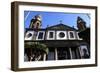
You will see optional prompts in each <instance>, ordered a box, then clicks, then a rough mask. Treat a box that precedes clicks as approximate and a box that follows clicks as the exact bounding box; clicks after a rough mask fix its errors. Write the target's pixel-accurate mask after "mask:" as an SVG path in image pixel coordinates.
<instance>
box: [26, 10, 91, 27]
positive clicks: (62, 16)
mask: <svg viewBox="0 0 100 73" xmlns="http://www.w3.org/2000/svg"><path fill="white" fill-rule="evenodd" d="M37 14H40V15H41V16H42V26H41V28H46V27H47V26H53V25H57V24H59V23H62V24H65V25H68V26H70V27H74V28H77V17H78V16H80V17H81V18H82V19H83V20H84V21H85V22H86V26H87V27H89V26H90V14H83V13H63V12H40V11H24V25H25V28H29V25H30V21H31V19H32V18H33V17H34V16H35V15H37Z"/></svg>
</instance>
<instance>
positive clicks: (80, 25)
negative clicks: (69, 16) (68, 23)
mask: <svg viewBox="0 0 100 73" xmlns="http://www.w3.org/2000/svg"><path fill="white" fill-rule="evenodd" d="M77 28H78V30H79V31H82V30H85V29H86V22H85V21H84V20H83V19H82V18H81V17H79V16H78V17H77Z"/></svg>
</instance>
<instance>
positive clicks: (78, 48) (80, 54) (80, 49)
mask: <svg viewBox="0 0 100 73" xmlns="http://www.w3.org/2000/svg"><path fill="white" fill-rule="evenodd" d="M78 49H79V53H80V57H81V59H82V52H81V48H80V47H78Z"/></svg>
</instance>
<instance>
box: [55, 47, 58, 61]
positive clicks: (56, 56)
mask: <svg viewBox="0 0 100 73" xmlns="http://www.w3.org/2000/svg"><path fill="white" fill-rule="evenodd" d="M55 60H58V54H57V48H55Z"/></svg>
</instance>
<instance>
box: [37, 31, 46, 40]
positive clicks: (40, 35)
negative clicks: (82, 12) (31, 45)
mask: <svg viewBox="0 0 100 73" xmlns="http://www.w3.org/2000/svg"><path fill="white" fill-rule="evenodd" d="M44 35H45V31H39V32H38V34H37V37H36V40H44Z"/></svg>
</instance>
